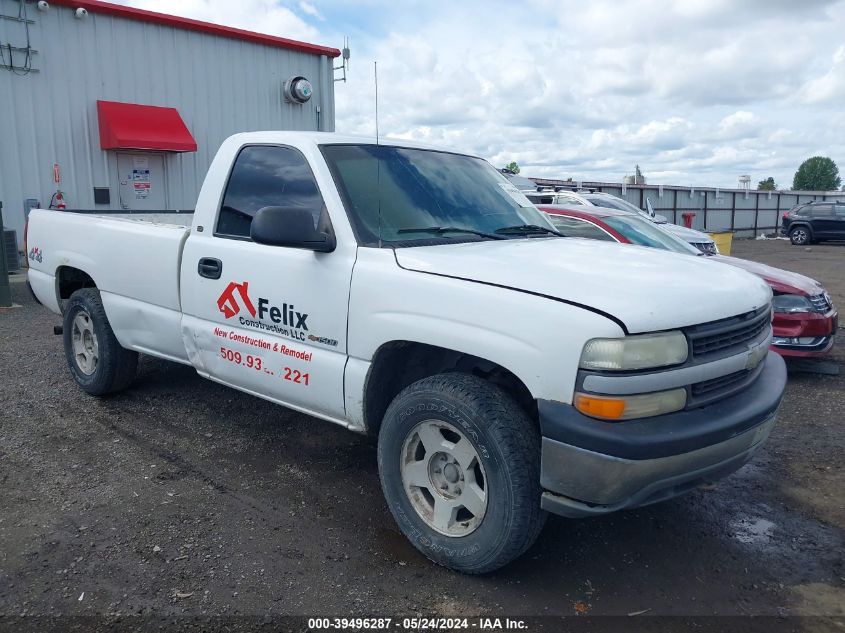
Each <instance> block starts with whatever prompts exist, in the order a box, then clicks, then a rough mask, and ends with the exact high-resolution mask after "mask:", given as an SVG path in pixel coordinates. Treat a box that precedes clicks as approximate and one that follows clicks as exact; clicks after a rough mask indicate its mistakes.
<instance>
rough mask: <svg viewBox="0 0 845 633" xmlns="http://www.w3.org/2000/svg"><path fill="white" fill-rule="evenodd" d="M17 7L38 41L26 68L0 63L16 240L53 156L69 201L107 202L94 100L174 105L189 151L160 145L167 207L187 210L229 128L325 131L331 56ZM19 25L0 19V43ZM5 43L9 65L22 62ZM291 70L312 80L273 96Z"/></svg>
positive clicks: (329, 124) (4, 5) (4, 7)
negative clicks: (296, 98) (307, 88)
mask: <svg viewBox="0 0 845 633" xmlns="http://www.w3.org/2000/svg"><path fill="white" fill-rule="evenodd" d="M20 6H21V5H20V2H19V0H0V15H6V16H12V17H14V18H17V16H18V15H19V11H20ZM26 10H27V14H28V18H29V19H30V20H32V21H33V23H31V24H29V25H28V26H29V36H30V42H31V45H32V47H33V48H34V49H35V50H36V51H37V52H36V53H35V54H34V55H33V56H32V60H33V62H32V71H31V72H29V73H28V74H26V75H23V76H21V75H18V74H15V73H13V72H12V71H10V70H8V69H5V68H0V201H2V202H3V217H4V221H5V225H6V227H7V228H12V229H15V230H17V231H18V240H19V242H22V231H23V223H24V212H23V201H24V199H26V198H37V199H39V200H40V201H41V202H42V203H43V204H44V205H46V204H48V202H49V200H50V196H51V195H52V193H53V192H54V191H55V189H56V187H55V185H54V183H53V163H59V165H60V167H61V173H62V184H61V189H62V190H63V191H64V192H66V194H67V198H68V206H70V207H76V208H88V209H93V208H103V209H106V208H117V207H118V202H117V200H118V195H117V182H116V172H117V165H116V157H115V152H114V151H106V150H101V149H100V140H99V129H98V125H97V108H96V102H97V100H98V99H102V100H106V101H123V102H129V103H138V104H146V105H158V106H169V107H174V108H177V109H178V110H179V113H180V114H181V116H182V118H183V119H184V121H185V123H186V124H187V126H188V129H190V130H191V133H192V134H193V136H194V138H195V139H196V141H197V145H198V149H197V152H196V153H185V154H173V153H167V154H166V160H167V180H168V204H169V206H170V207H173V208H181V209H193V207H194V204H195V202H196V195H197V193H198V192H199V188H200V185H201V184H202V179H203V176H204V174H205V170H206V168H207V167H208V165H209V163H210V162H211V159H212V157H213V156H214V153H215V152H216V150H217V148H218V146H219V145H220V143H221V142H222V141H223V139H225V138H226V137H227V136H229V135H230V134H233V133H235V132H243V131H252V130H266V129H275V130H280V129H283V130H318V129H321V130H325V131H333V130H334V83H333V81H332V75H331V73H332V71H331V68H332V65H333V63H332V61H333V60H331V59H330V58H327V57H324V56H318V55H311V54H307V53H301V52H297V51H292V50H287V49H281V48H275V47H271V46H265V45H261V44H255V43H251V42H245V41H241V40H234V39H229V38H223V37H218V36H214V35H207V34H204V33H199V32H195V31H186V30H181V29H177V28H173V27H169V26H159V25H155V24H150V23H147V22H140V21H136V20H127V19H123V18H117V17H111V16H108V15H101V14H96V13H90V14H89V15H88V17H87V18H85V19H83V20H78V19H76V18H75V17H74V15H73V10H72V9H69V8H64V7H58V6H55V5H53V6H51V7H50V10H49V11H47V12H40V11H38V10H36V8H35V4H31V3H27V6H26ZM25 27H26V23H24V22H20V21H18V20H10V19H4V18H0V44H2V45H4V50H5V45H7V44H10V43H11V45H12V46H13V47H21V48H22V47H25V46H26V31H25ZM281 35H283V34H281ZM13 53H14V61H15V64H16V65H17V64H18V63H19V62H22V61H23V54H22V53H20V52H18V51H13ZM3 61H6V62H7V61H8V50H6V52H5V53H4V59H3ZM18 72H20V71H18ZM292 75H302V76H304V77H307V78H308V79H309V80H310V81H311V82H312V84H313V86H314V96H313V97H312V98H311V100H310V101H309V102H308V103H306V104H304V105H293V104H289V103H285V102H284V99H283V96H282V87H283V84H284V81H285V80H286V79H287V78H288V77H290V76H292ZM94 187H109V189H110V193H111V204H110V205H107V206H105V205H101V206H95V205H94V194H93V188H94ZM22 247H23V246H22V244H21V248H22Z"/></svg>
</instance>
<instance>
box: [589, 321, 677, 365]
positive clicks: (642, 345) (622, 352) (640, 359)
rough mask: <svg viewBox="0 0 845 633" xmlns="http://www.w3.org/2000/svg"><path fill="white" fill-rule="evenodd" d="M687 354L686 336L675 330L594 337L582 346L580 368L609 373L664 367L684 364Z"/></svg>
mask: <svg viewBox="0 0 845 633" xmlns="http://www.w3.org/2000/svg"><path fill="white" fill-rule="evenodd" d="M687 354H688V346H687V337H686V336H684V335H683V333H681V332H677V331H675V332H661V333H660V334H643V335H639V336H626V337H625V338H594V339H592V340H590V341H587V344H586V345H584V351H583V352H581V363H580V367H581V368H582V369H603V370H611V371H624V370H630V369H646V368H650V367H665V366H666V365H678V364H680V363H683V362H684V361H685V360H686V359H687Z"/></svg>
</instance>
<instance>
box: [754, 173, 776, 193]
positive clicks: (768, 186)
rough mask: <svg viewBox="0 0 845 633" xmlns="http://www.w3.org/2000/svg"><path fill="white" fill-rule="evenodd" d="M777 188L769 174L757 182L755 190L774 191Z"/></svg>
mask: <svg viewBox="0 0 845 633" xmlns="http://www.w3.org/2000/svg"><path fill="white" fill-rule="evenodd" d="M777 188H778V186H777V184H775V179H774V178H772V177H771V176H769V177H768V178H766V179H765V180H761V181H760V182H758V183H757V191H774V190H775V189H777Z"/></svg>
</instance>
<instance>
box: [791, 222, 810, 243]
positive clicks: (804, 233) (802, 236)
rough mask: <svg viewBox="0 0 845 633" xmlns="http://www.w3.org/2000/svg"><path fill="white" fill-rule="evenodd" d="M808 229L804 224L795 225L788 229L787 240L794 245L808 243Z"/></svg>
mask: <svg viewBox="0 0 845 633" xmlns="http://www.w3.org/2000/svg"><path fill="white" fill-rule="evenodd" d="M810 239H811V237H810V230H809V229H808V228H807V227H806V226H796V227H795V228H794V229H792V230H791V231H789V241H790V242H792V243H793V244H795V245H796V246H804V245H805V244H809V243H810Z"/></svg>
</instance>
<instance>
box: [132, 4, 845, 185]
mask: <svg viewBox="0 0 845 633" xmlns="http://www.w3.org/2000/svg"><path fill="white" fill-rule="evenodd" d="M131 3H132V4H134V5H135V6H142V7H144V8H150V9H153V10H159V11H165V12H168V11H171V12H172V11H176V12H178V13H179V14H180V15H189V16H190V17H196V18H199V19H204V20H210V21H214V22H220V23H225V24H231V25H233V26H239V27H242V28H248V29H254V30H258V31H262V32H268V33H272V34H275V35H282V36H286V37H292V38H296V39H304V40H307V41H314V42H317V43H321V44H334V45H339V44H340V43H341V42H342V41H343V36H345V35H349V36H351V51H352V59H351V67H350V73H349V74H348V79H349V80H348V83H346V84H343V83H337V84H335V96H336V119H337V122H336V127H337V129H338V131H342V132H347V133H359V134H367V135H372V134H373V133H374V131H375V118H374V111H375V99H374V82H373V62H374V61H378V74H379V119H380V120H379V129H380V132H381V134H382V135H385V136H387V135H390V136H398V137H403V138H415V139H418V140H422V141H427V142H430V143H433V144H436V145H441V146H447V147H452V148H454V149H458V150H464V151H469V152H472V153H474V154H477V155H480V156H484V157H485V158H488V159H489V160H491V161H492V162H493V163H494V164H496V165H499V164H505V163H507V162H509V161H510V160H516V161H517V162H519V163H520V165H521V166H522V172H523V173H524V174H527V175H538V176H558V177H563V178H566V177H570V176H571V177H573V178H576V179H578V178H580V179H588V178H589V179H593V180H608V181H619V180H621V178H622V177H623V176H624V175H625V174H629V173H631V172H632V171H633V169H634V165H635V164H636V163H639V165H640V166H641V168H642V169H643V171H644V172H645V173H646V176H647V177H649V179H650V181H651V182H655V178H660V179H662V178H672V179H675V180H674V182H670V181H664V182H665V184H696V185H699V186H700V185H713V186H722V187H728V186H734V185H735V184H736V177H737V176H738V175H739V174H743V173H748V174H751V175H752V178H753V179H754V180H755V181H756V180H761V179H763V178H765V177H767V176H773V177H774V178H775V180H776V181H777V182H779V183H783V184H788V183H789V182H791V179H792V175H793V173H794V171H795V169H796V168H797V166H798V165H799V164H800V162H801V161H802V160H804V159H805V158H807V157H808V156H811V155H814V154H823V155H829V156H831V157H833V158H834V160H837V159H838V162H839V163H840V164H845V113H842V112H840V110H841V108H840V107H838V106H839V105H840V104H841V103H842V102H843V99H845V46H843V45H842V44H841V42H842V37H841V33H842V32H843V31H844V30H845V0H803V1H802V2H795V1H794V0H745V1H743V2H735V0H622V1H619V0H591V2H581V1H579V0H563V1H561V0H524V1H523V2H519V3H507V2H503V1H493V0H490V1H482V0H467V1H466V2H461V3H437V2H435V3H431V2H422V0H409V1H408V2H402V3H396V2H388V1H387V0H359V1H358V2H354V3H353V2H348V1H347V0H279V1H274V0H242V1H241V2H237V3H234V2H231V0H184V1H183V2H179V3H173V2H169V1H167V0H131Z"/></svg>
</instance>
